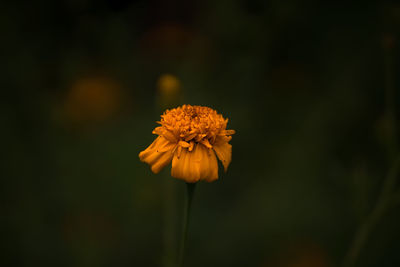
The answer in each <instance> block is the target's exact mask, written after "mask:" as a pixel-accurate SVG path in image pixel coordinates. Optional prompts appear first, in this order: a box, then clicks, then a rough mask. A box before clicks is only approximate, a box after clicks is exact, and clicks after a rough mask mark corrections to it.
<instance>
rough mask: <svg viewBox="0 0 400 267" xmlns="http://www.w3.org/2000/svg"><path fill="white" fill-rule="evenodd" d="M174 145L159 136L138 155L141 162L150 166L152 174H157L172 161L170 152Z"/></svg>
mask: <svg viewBox="0 0 400 267" xmlns="http://www.w3.org/2000/svg"><path fill="white" fill-rule="evenodd" d="M175 146H176V144H174V143H171V142H169V141H168V140H167V139H165V138H164V137H162V136H159V137H157V138H156V140H154V142H153V143H152V144H151V145H150V146H149V147H148V148H146V149H145V150H144V151H142V152H140V153H139V158H140V160H141V161H143V162H146V163H147V164H149V165H150V166H151V170H152V171H153V172H154V173H158V172H160V171H161V169H162V168H164V167H165V166H166V165H167V164H168V163H169V162H171V159H172V155H173V154H172V151H173V150H174V148H175Z"/></svg>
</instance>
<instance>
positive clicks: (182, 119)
mask: <svg viewBox="0 0 400 267" xmlns="http://www.w3.org/2000/svg"><path fill="white" fill-rule="evenodd" d="M157 123H159V124H160V125H161V126H159V127H156V128H155V129H154V130H153V134H156V135H158V137H157V138H156V139H155V140H154V141H153V143H152V144H151V145H150V146H149V147H148V148H146V149H145V150H144V151H142V152H140V153H139V158H140V160H141V161H143V162H146V163H147V164H149V165H150V166H151V170H152V171H153V172H154V173H158V172H160V171H161V170H162V169H163V168H164V167H165V166H167V165H168V164H169V163H170V162H171V161H172V168H171V176H172V177H175V178H178V179H182V180H184V181H186V182H188V183H195V182H198V181H199V180H204V181H207V182H212V181H215V180H217V179H218V162H217V157H218V158H219V160H220V161H221V162H222V165H223V166H224V169H225V172H226V171H227V169H228V166H229V164H230V162H231V159H232V145H231V144H229V141H230V140H231V139H232V136H231V135H232V134H234V133H235V131H234V130H227V129H226V126H227V123H228V119H224V118H223V117H222V115H221V114H218V113H217V112H216V111H215V110H213V109H211V108H208V107H203V106H191V105H183V106H182V107H178V108H174V109H171V110H166V111H165V112H164V114H163V115H161V120H160V121H158V122H157Z"/></svg>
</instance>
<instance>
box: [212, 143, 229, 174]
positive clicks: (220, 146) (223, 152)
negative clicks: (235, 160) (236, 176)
mask: <svg viewBox="0 0 400 267" xmlns="http://www.w3.org/2000/svg"><path fill="white" fill-rule="evenodd" d="M213 149H214V151H215V153H216V154H217V156H218V158H219V160H220V161H221V162H222V165H224V170H225V172H226V171H227V170H228V166H229V164H230V163H231V160H232V145H231V144H229V143H228V142H216V143H215V144H214V146H213Z"/></svg>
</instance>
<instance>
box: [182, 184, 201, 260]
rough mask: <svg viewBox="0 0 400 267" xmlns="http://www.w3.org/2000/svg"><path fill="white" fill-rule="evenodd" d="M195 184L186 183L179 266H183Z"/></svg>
mask: <svg viewBox="0 0 400 267" xmlns="http://www.w3.org/2000/svg"><path fill="white" fill-rule="evenodd" d="M196 184H197V183H186V189H187V190H186V191H187V197H186V205H185V210H184V215H183V231H182V237H181V245H180V249H179V259H178V266H179V267H182V266H183V259H184V256H185V243H186V239H187V232H188V228H189V216H190V209H191V206H192V200H193V194H194V189H195V188H196Z"/></svg>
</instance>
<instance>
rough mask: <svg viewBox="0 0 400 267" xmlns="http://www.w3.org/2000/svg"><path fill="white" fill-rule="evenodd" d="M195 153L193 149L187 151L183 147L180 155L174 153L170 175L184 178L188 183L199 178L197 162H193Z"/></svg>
mask: <svg viewBox="0 0 400 267" xmlns="http://www.w3.org/2000/svg"><path fill="white" fill-rule="evenodd" d="M196 157H197V154H196V155H195V153H194V151H192V152H189V151H188V150H187V149H186V148H183V149H182V151H181V153H180V156H179V155H178V153H175V154H174V157H173V159H172V168H171V176H172V177H175V178H178V179H182V180H185V181H186V182H188V183H195V182H197V181H199V180H200V169H199V163H198V162H195V159H196Z"/></svg>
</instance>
